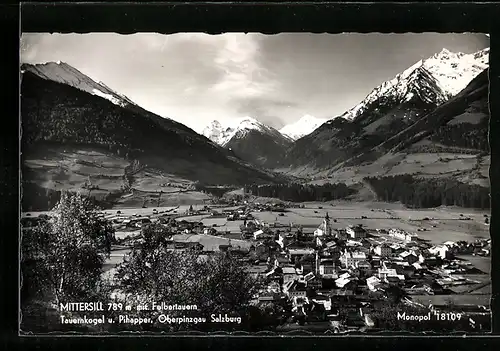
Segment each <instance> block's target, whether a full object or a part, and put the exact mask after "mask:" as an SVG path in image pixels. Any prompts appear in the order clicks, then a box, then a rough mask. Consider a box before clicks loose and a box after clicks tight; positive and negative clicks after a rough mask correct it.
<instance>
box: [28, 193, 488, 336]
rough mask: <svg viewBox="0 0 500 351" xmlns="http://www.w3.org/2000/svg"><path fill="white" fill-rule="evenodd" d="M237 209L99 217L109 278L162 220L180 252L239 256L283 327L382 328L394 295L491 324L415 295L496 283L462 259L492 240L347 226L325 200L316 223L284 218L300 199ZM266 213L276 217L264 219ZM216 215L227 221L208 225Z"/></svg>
mask: <svg viewBox="0 0 500 351" xmlns="http://www.w3.org/2000/svg"><path fill="white" fill-rule="evenodd" d="M230 205H232V206H228V205H226V206H225V207H223V205H218V206H215V205H204V206H196V209H195V208H193V206H189V207H187V206H184V207H185V210H184V209H181V208H180V207H175V208H169V209H164V208H159V209H156V208H153V209H149V208H148V209H147V211H139V209H138V210H137V212H133V213H132V212H131V211H130V210H125V209H124V210H113V211H111V210H108V211H105V212H103V213H101V215H102V216H104V217H105V218H107V219H108V220H110V221H111V222H112V223H113V226H114V227H115V231H116V238H115V245H114V248H115V253H114V254H113V253H112V255H111V256H112V258H111V261H110V262H109V263H108V272H107V274H109V275H110V276H112V272H113V270H114V268H113V266H115V265H116V264H118V263H120V261H121V260H122V259H123V256H124V255H125V254H126V252H127V247H128V246H129V245H130V244H131V243H132V242H134V241H137V240H141V238H140V228H141V227H143V226H145V225H148V224H151V223H159V224H161V225H163V226H165V227H167V228H168V229H169V232H170V233H172V235H171V236H170V237H169V238H168V239H169V240H168V242H167V244H168V245H170V248H171V249H172V250H186V249H193V250H198V251H199V252H200V254H203V255H210V254H211V253H214V252H218V251H225V252H228V253H230V254H232V255H234V256H236V257H237V258H238V259H239V260H240V261H241V262H242V263H243V264H244V265H245V266H246V267H247V270H248V272H249V273H250V274H252V275H253V276H254V277H255V278H256V280H257V282H258V288H259V291H258V293H257V294H256V295H255V296H254V300H253V303H254V304H256V305H259V304H264V305H269V304H273V305H274V306H278V311H280V313H281V314H282V316H281V317H280V318H281V319H282V323H283V325H284V328H285V329H286V328H291V329H293V328H295V327H294V326H296V327H297V328H306V329H307V328H308V327H311V328H313V327H314V326H320V328H321V327H323V328H325V329H329V330H335V332H344V331H356V330H363V331H365V330H366V329H370V328H374V327H375V323H374V321H373V319H372V318H371V317H370V311H373V308H374V307H373V302H374V301H383V300H390V299H393V298H395V296H398V298H399V299H401V301H402V303H404V304H406V305H408V306H414V307H420V308H425V309H428V310H430V311H438V312H439V311H446V310H450V309H453V312H454V313H455V312H456V313H458V312H460V313H463V314H466V315H467V319H468V320H469V322H468V324H469V325H470V327H471V330H478V329H482V328H487V326H483V325H482V324H481V323H482V322H477V321H479V320H481V318H483V319H484V318H489V317H487V316H489V308H487V307H485V306H484V305H482V304H477V303H476V304H474V303H472V304H471V303H468V304H465V303H464V304H457V303H453V306H450V304H447V303H441V304H436V303H423V302H422V299H414V297H416V296H418V297H422V296H424V297H425V296H436V295H465V294H470V293H472V292H473V291H476V290H479V289H481V288H484V287H485V286H488V285H489V284H490V280H489V277H488V279H487V280H486V281H485V280H484V279H482V280H481V279H480V280H475V279H471V278H470V277H477V276H479V275H480V274H481V273H483V272H481V271H479V270H478V269H477V268H476V267H474V265H472V264H471V263H470V262H469V261H467V260H465V259H463V258H459V257H458V256H477V257H487V256H489V255H490V247H491V239H476V240H474V241H471V242H467V241H464V240H462V241H446V242H443V243H442V244H439V245H434V244H431V243H429V242H428V241H426V240H424V239H421V238H420V237H419V236H418V235H417V234H416V233H410V232H407V231H405V230H402V229H399V228H390V229H384V228H369V227H367V226H365V225H362V224H351V225H347V226H345V227H342V228H339V226H338V225H335V226H334V225H333V224H338V223H337V218H333V217H330V215H329V213H328V211H324V210H323V207H322V206H316V209H314V210H313V213H316V214H318V215H320V214H321V215H323V213H324V215H323V218H322V219H321V220H318V222H319V223H317V225H316V226H311V225H301V224H297V223H293V222H292V221H289V223H286V220H285V219H284V217H286V216H287V212H288V211H290V210H291V209H293V208H294V207H296V208H303V207H304V205H301V204H286V203H264V204H260V203H248V202H246V201H235V202H234V203H232V204H230ZM259 213H267V214H268V217H269V218H273V217H274V219H275V221H274V222H272V221H271V222H266V221H264V220H261V219H258V218H257V217H258V214H259ZM363 217H364V218H366V216H363ZM30 218H31V220H36V218H34V217H25V222H26V221H28V220H30ZM200 218H201V219H205V220H198V219H200ZM217 219H219V220H220V221H224V223H225V224H226V225H225V226H222V225H220V226H219V225H218V224H216V223H213V224H210V223H207V221H208V220H212V221H216V220H217ZM279 219H282V220H281V221H280V220H279ZM228 223H230V224H232V225H231V227H228V226H227V224H228ZM228 228H232V229H233V230H228ZM113 256H114V258H113ZM424 300H425V299H424ZM464 318H465V317H464Z"/></svg>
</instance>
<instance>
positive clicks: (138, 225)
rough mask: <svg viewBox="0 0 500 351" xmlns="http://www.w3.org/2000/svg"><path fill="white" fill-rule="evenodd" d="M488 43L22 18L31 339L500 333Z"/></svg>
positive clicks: (24, 259) (23, 270)
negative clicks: (67, 29)
mask: <svg viewBox="0 0 500 351" xmlns="http://www.w3.org/2000/svg"><path fill="white" fill-rule="evenodd" d="M489 53H490V38H489V35H488V34H481V33H432V32H426V33H392V34H383V33H341V34H328V33H322V34H319V33H318V34H313V33H279V34H261V33H223V34H206V33H195V32H190V33H188V32H184V33H174V34H159V33H146V32H144V33H135V34H119V33H111V32H91V33H85V34H77V33H64V34H63V33H22V35H21V41H20V62H21V65H20V88H19V89H20V115H19V120H20V125H21V141H20V143H21V160H20V162H21V164H20V167H21V184H20V191H21V199H20V201H21V224H20V226H21V229H20V248H19V250H20V257H21V259H20V266H19V272H20V281H21V287H20V296H19V309H20V319H19V333H20V335H28V334H29V335H33V334H34V335H38V334H47V333H51V334H53V333H55V334H63V333H68V332H75V333H80V334H85V335H91V334H97V335H100V334H108V335H109V334H111V335H113V334H119V333H123V332H135V333H137V332H142V333H150V334H160V333H163V334H164V335H169V334H174V335H208V334H209V335H212V334H214V333H215V334H216V333H224V334H230V335H231V334H232V335H243V334H244V335H253V334H258V333H259V332H270V333H272V334H274V335H293V333H297V332H300V333H302V332H307V333H311V334H313V335H330V334H331V335H333V334H353V333H354V334H359V333H362V334H366V335H368V334H376V333H382V332H392V333H395V332H411V333H417V334H418V333H427V332H435V333H440V334H450V333H453V332H466V333H477V334H487V333H490V332H491V309H490V299H491V295H492V288H491V276H490V273H491V257H490V251H491V238H490V227H489V225H490V197H491V195H490V179H489V169H490V146H489V142H488V133H489V120H490V113H489V105H488V102H489V78H488V69H489Z"/></svg>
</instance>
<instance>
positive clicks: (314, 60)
mask: <svg viewBox="0 0 500 351" xmlns="http://www.w3.org/2000/svg"><path fill="white" fill-rule="evenodd" d="M488 42H489V39H488V38H487V37H486V36H485V35H484V34H474V35H462V34H432V33H427V34H425V33H424V34H401V35H380V34H366V35H365V34H342V35H329V34H311V33H285V34H278V35H262V34H257V33H253V34H244V33H226V34H222V35H210V34H205V33H177V34H172V35H162V34H155V33H137V34H132V35H121V34H116V33H89V34H57V33H56V34H49V33H24V34H23V35H22V38H21V43H20V44H21V45H20V49H21V50H20V54H21V60H22V62H27V63H43V62H48V61H58V60H60V61H64V62H67V63H68V64H70V65H72V66H74V67H75V68H77V69H78V70H80V71H81V72H83V73H84V74H86V75H88V76H89V77H91V78H92V79H95V80H98V81H102V82H104V83H105V84H106V85H108V86H109V87H110V88H112V89H113V90H115V91H117V92H119V93H121V94H124V95H126V96H128V97H129V98H130V99H132V100H133V101H135V102H136V103H138V104H139V105H141V106H143V107H144V108H146V109H148V110H150V111H152V112H154V113H157V114H159V115H162V116H165V117H170V118H172V119H175V120H177V121H179V122H181V123H184V124H186V125H188V126H189V127H191V128H193V129H195V130H201V129H203V127H204V126H205V125H207V124H208V123H210V122H211V121H212V120H214V119H218V120H221V121H222V120H224V119H231V118H241V117H245V116H251V117H253V118H256V119H258V120H260V121H262V122H264V123H268V124H270V125H272V126H274V127H280V126H281V125H283V124H284V123H291V122H293V121H294V120H296V119H299V118H300V117H302V116H303V115H305V114H311V115H314V116H318V117H330V118H331V117H334V116H337V115H340V114H342V113H343V112H344V111H346V110H347V109H349V108H351V107H352V106H353V105H355V104H357V103H358V102H359V101H360V100H362V99H363V98H364V97H365V96H366V94H368V93H369V92H370V91H371V89H373V88H374V87H375V86H376V85H378V84H380V83H381V82H383V81H385V80H387V79H390V78H392V77H394V75H396V74H397V73H399V72H401V71H402V70H404V69H406V68H407V67H409V66H410V65H412V64H413V63H415V62H416V61H418V60H419V59H421V58H425V57H428V56H430V55H432V54H434V53H435V52H438V51H440V50H441V49H442V48H443V47H447V48H449V49H450V50H452V51H461V52H468V51H475V50H479V49H481V48H484V47H485V45H489V44H488Z"/></svg>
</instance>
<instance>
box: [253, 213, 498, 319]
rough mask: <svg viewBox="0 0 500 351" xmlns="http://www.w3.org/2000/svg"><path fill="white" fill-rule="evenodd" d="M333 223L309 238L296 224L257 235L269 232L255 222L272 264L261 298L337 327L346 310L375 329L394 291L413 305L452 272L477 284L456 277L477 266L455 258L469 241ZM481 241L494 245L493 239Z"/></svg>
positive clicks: (439, 288) (264, 256) (263, 258)
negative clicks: (373, 308)
mask: <svg viewBox="0 0 500 351" xmlns="http://www.w3.org/2000/svg"><path fill="white" fill-rule="evenodd" d="M330 221H331V219H330V218H329V216H328V214H327V215H326V216H325V218H324V220H323V222H322V223H321V225H320V226H319V227H318V228H317V229H316V230H315V231H314V234H313V235H309V236H308V235H303V234H302V233H300V230H299V231H298V232H295V233H293V230H292V229H291V228H290V229H288V230H285V231H280V230H270V229H268V230H267V235H257V234H258V233H260V232H263V233H266V231H265V230H263V229H262V228H260V227H259V226H256V228H258V230H257V231H256V232H255V234H256V235H255V236H254V237H253V239H254V240H255V241H256V242H257V243H256V244H255V245H256V246H255V247H256V248H258V252H259V254H260V255H259V260H260V262H266V264H267V270H266V272H265V273H264V274H263V276H264V277H265V282H266V283H265V284H264V287H263V288H262V289H261V291H260V293H259V294H258V295H257V296H256V300H257V301H258V302H259V303H269V302H274V303H279V304H286V303H288V304H291V308H292V311H294V315H295V317H297V316H298V317H300V318H302V319H303V320H308V321H311V320H317V319H318V318H319V317H318V316H321V318H320V320H322V321H323V322H329V323H334V324H335V325H336V326H337V327H338V326H339V325H340V324H339V323H340V322H339V311H340V310H342V311H343V312H344V319H345V314H346V313H347V314H348V315H350V316H351V317H353V316H355V318H354V319H353V320H355V321H356V322H353V323H354V325H357V327H367V326H370V325H372V326H373V321H371V320H370V318H369V316H370V314H369V307H368V306H369V305H370V303H371V302H373V301H374V300H384V299H387V298H390V297H391V296H393V294H394V291H399V292H400V294H401V296H404V297H405V298H404V300H403V301H406V303H409V304H414V303H413V302H412V299H411V295H433V294H442V293H447V291H448V290H447V289H448V288H449V287H450V286H451V285H448V283H447V281H446V279H447V278H449V277H450V276H454V277H455V279H453V282H454V283H457V282H458V281H461V282H462V284H472V283H477V282H473V281H469V280H468V279H465V278H461V277H460V276H457V274H460V273H462V274H463V273H466V272H467V270H469V269H470V268H471V266H470V263H467V262H463V261H460V260H456V259H455V255H456V254H459V253H461V252H464V251H463V248H464V247H470V246H471V245H470V243H465V244H464V243H455V242H446V243H443V244H442V245H437V246H432V245H429V244H427V243H424V242H423V241H420V240H419V239H418V236H417V235H415V234H410V233H407V232H405V231H403V230H400V229H391V230H388V231H385V233H384V232H382V233H378V234H371V233H370V234H369V232H368V230H367V229H365V228H364V227H362V226H349V227H347V228H344V229H334V228H332V226H331V223H330ZM247 226H248V223H247ZM485 243H486V244H485ZM474 245H477V246H480V245H484V247H488V244H487V241H486V240H485V241H484V242H482V241H481V243H479V242H476V243H475V244H472V246H474ZM474 247H475V246H474ZM482 247H483V246H482ZM448 292H449V291H448ZM346 298H349V299H350V300H349V301H351V302H350V303H351V304H352V303H353V301H355V302H354V307H348V306H349V303H347V304H346ZM361 307H362V308H361ZM351 312H352V313H351ZM341 314H342V313H341ZM360 318H361V320H362V321H361V322H360ZM348 319H349V318H348ZM351 322H352V321H351ZM343 323H344V326H345V323H347V325H349V323H350V322H349V321H348V320H347V321H346V320H344V322H343ZM341 324H342V323H341ZM351 324H352V323H351Z"/></svg>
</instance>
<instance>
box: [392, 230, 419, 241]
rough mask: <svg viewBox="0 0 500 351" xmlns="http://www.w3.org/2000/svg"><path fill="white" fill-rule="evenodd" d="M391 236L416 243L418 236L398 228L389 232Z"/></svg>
mask: <svg viewBox="0 0 500 351" xmlns="http://www.w3.org/2000/svg"><path fill="white" fill-rule="evenodd" d="M389 235H390V236H392V237H394V238H397V239H400V240H404V241H414V240H415V239H416V238H417V235H416V234H410V233H408V232H406V231H404V230H402V229H397V228H393V229H391V230H389Z"/></svg>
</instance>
